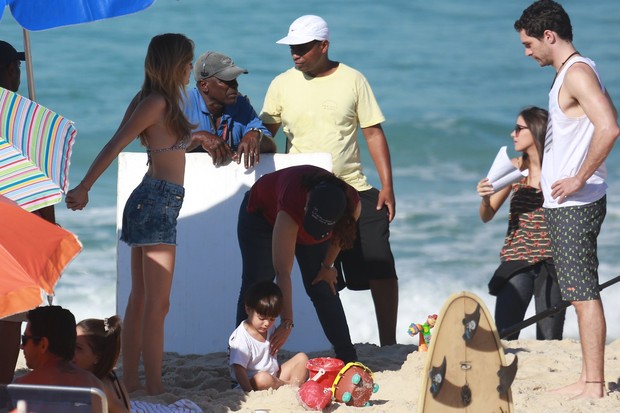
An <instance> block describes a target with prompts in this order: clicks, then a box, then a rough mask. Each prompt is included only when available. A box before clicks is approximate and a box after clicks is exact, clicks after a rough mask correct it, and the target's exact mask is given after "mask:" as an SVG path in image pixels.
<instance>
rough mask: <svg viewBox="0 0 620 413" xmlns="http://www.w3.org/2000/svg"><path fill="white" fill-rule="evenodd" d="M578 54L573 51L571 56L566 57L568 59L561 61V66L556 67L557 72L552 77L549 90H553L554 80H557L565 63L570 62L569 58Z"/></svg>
mask: <svg viewBox="0 0 620 413" xmlns="http://www.w3.org/2000/svg"><path fill="white" fill-rule="evenodd" d="M578 54H579V52H578V51H576V50H575V51H574V52H573V53H571V54H570V56H568V57H567V58H566V60H565V61H563V62H562V64H561V65H560V67H558V71H557V72H555V76H553V82H551V88H550V89H553V84H554V83H555V79H557V78H558V73H560V70H562V68H563V67H564V65H565V64H566V62H568V61H569V60H570V58H571V57H573V56H575V55H578Z"/></svg>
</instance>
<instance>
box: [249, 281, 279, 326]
mask: <svg viewBox="0 0 620 413" xmlns="http://www.w3.org/2000/svg"><path fill="white" fill-rule="evenodd" d="M245 309H246V312H248V315H250V314H249V310H252V311H254V312H255V313H256V314H258V315H260V316H263V317H271V318H276V317H278V316H279V315H280V312H281V311H282V291H281V290H280V287H278V285H277V284H275V283H273V282H271V281H264V282H258V283H256V284H254V285H252V286H251V287H250V288H249V289H248V290H247V291H246V293H245Z"/></svg>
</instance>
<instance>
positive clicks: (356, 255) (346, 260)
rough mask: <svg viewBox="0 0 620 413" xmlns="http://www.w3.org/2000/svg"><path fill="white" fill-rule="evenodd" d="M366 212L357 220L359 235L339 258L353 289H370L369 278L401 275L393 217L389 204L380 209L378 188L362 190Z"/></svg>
mask: <svg viewBox="0 0 620 413" xmlns="http://www.w3.org/2000/svg"><path fill="white" fill-rule="evenodd" d="M359 195H360V200H361V203H362V212H361V215H360V218H359V220H358V222H357V236H356V238H355V243H354V245H353V248H352V249H349V250H345V251H342V252H341V253H340V255H339V256H338V260H337V261H336V267H337V268H338V272H339V273H340V274H342V275H344V279H345V281H346V285H347V288H349V289H350V290H368V289H369V288H370V283H369V280H379V279H391V278H393V279H398V277H397V276H396V267H395V264H394V255H392V249H391V248H390V221H389V219H388V209H387V207H385V206H384V207H383V208H381V209H380V210H379V211H377V209H376V206H377V200H378V199H379V191H378V190H377V189H375V188H372V189H369V190H367V191H362V192H360V193H359Z"/></svg>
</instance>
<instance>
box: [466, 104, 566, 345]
mask: <svg viewBox="0 0 620 413" xmlns="http://www.w3.org/2000/svg"><path fill="white" fill-rule="evenodd" d="M547 119H548V113H547V111H546V110H545V109H541V108H538V107H528V108H526V109H524V110H522V111H521V112H520V113H519V116H518V117H517V124H516V125H515V128H514V130H513V131H512V133H511V134H510V136H511V137H512V140H513V142H514V149H515V151H518V152H521V156H519V157H517V158H514V159H512V163H513V164H514V166H515V167H517V168H519V170H521V171H525V170H527V171H528V173H527V176H525V177H523V178H522V179H521V180H520V181H518V182H515V183H513V184H512V185H508V186H506V187H504V188H502V189H499V190H498V191H497V192H495V191H494V190H493V187H492V185H491V183H490V182H489V179H488V178H484V179H482V180H481V181H480V182H478V186H477V191H478V194H479V195H480V196H481V197H482V201H481V202H480V219H481V220H482V221H483V222H488V221H490V220H491V219H493V217H494V216H495V213H496V212H497V211H498V210H499V208H500V207H501V206H502V204H503V203H504V201H505V200H506V199H507V198H508V196H509V195H511V198H510V212H509V215H508V231H507V233H506V238H505V241H504V247H503V248H502V250H501V252H500V261H501V263H500V266H499V267H498V268H497V270H496V271H495V274H494V275H493V277H492V278H491V281H490V282H489V293H490V294H492V295H495V296H496V297H497V300H496V302H495V323H496V324H497V328H498V330H499V331H500V332H501V331H502V330H504V329H506V328H508V327H511V326H513V325H515V324H517V323H519V322H521V321H523V318H524V317H525V312H526V310H527V307H528V305H529V303H530V301H531V299H532V297H534V303H535V307H536V313H537V314H538V313H540V312H542V311H544V310H547V309H549V308H552V307H553V306H555V305H559V304H560V303H561V301H562V297H561V295H560V287H559V286H558V281H557V276H556V271H555V266H554V264H553V258H552V251H551V240H550V238H549V234H548V231H547V224H546V223H545V214H544V211H543V208H542V205H543V194H542V191H541V189H540V174H541V166H542V158H543V149H544V145H545V135H546V133H547ZM564 317H565V310H562V311H560V312H558V313H556V314H554V315H551V316H549V317H546V318H543V319H542V320H539V321H538V322H537V324H536V338H537V339H538V340H561V339H562V332H563V330H564ZM517 338H519V332H518V331H517V332H515V333H513V334H511V335H510V336H508V337H507V339H508V340H516V339H517Z"/></svg>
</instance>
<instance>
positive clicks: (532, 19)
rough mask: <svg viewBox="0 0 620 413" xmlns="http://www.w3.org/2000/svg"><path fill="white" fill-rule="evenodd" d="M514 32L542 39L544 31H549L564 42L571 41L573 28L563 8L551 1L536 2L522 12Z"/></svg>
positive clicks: (540, 0)
mask: <svg viewBox="0 0 620 413" xmlns="http://www.w3.org/2000/svg"><path fill="white" fill-rule="evenodd" d="M514 28H515V30H516V31H518V32H520V31H521V30H524V31H525V34H526V35H528V36H530V37H534V38H536V39H539V40H540V39H542V37H543V34H544V33H545V30H551V31H553V32H555V33H557V35H558V36H559V37H560V38H561V39H564V40H568V41H571V42H572V41H573V27H572V25H571V22H570V17H568V14H567V13H566V11H565V10H564V8H563V7H562V6H561V5H560V4H558V3H556V2H555V1H553V0H538V1H537V2H535V3H533V4H531V5H530V6H529V7H528V8H527V9H525V10H523V13H522V14H521V17H519V19H518V20H517V21H515V24H514Z"/></svg>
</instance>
